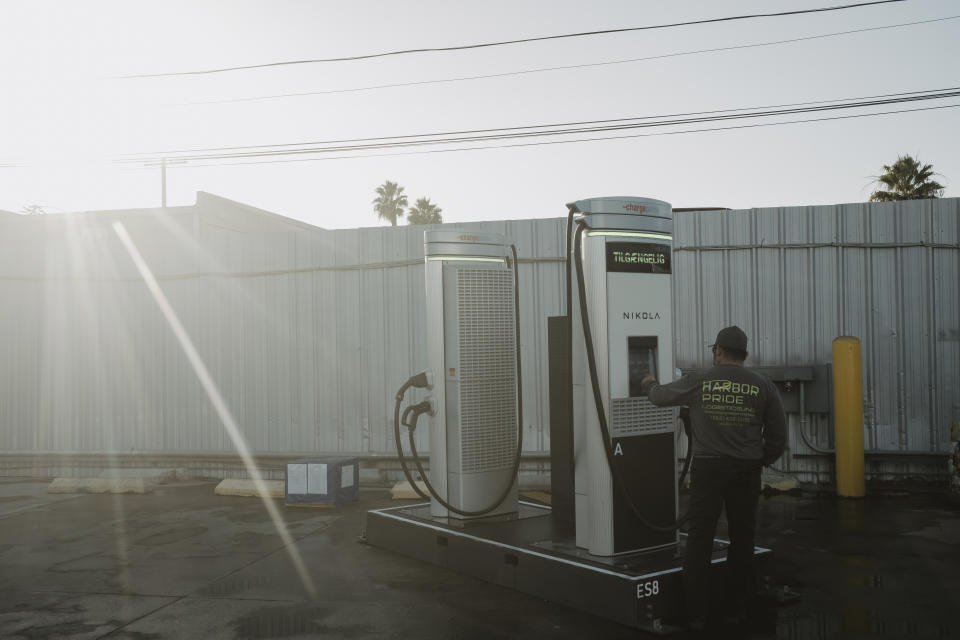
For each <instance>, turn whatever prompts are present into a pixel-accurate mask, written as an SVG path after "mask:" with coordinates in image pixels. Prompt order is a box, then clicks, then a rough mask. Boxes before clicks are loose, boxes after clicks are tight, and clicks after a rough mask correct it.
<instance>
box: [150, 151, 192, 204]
mask: <svg viewBox="0 0 960 640" xmlns="http://www.w3.org/2000/svg"><path fill="white" fill-rule="evenodd" d="M186 163H187V161H186V160H167V159H166V158H160V162H146V163H144V165H143V166H145V167H157V166H159V167H160V206H161V207H163V208H164V209H166V208H167V165H168V164H186Z"/></svg>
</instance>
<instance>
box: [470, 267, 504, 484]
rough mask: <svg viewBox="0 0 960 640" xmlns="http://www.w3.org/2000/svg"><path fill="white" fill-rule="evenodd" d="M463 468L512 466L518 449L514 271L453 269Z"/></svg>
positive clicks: (475, 469)
mask: <svg viewBox="0 0 960 640" xmlns="http://www.w3.org/2000/svg"><path fill="white" fill-rule="evenodd" d="M457 308H458V321H459V325H460V335H459V339H460V371H459V374H460V429H461V434H460V438H461V451H462V470H463V472H465V473H469V472H479V471H490V470H494V469H503V468H507V467H510V466H512V464H513V459H514V455H515V453H516V446H517V398H516V391H517V355H516V353H517V352H516V349H517V346H516V335H515V321H514V317H515V310H514V299H513V272H512V271H510V270H507V269H458V270H457Z"/></svg>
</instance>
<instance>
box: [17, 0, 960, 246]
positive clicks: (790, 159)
mask: <svg viewBox="0 0 960 640" xmlns="http://www.w3.org/2000/svg"><path fill="white" fill-rule="evenodd" d="M858 1H862V0H752V1H751V0H736V1H734V0H731V1H726V2H707V1H694V0H690V1H685V2H663V1H662V0H657V1H648V0H592V1H590V2H585V1H584V2H572V1H567V0H563V1H559V0H487V1H486V2H450V1H449V0H436V1H426V0H423V1H419V2H418V1H411V2H395V1H392V0H383V1H380V2H372V1H362V0H351V1H349V2H343V1H342V0H340V1H337V2H325V1H320V0H315V1H306V0H262V1H254V0H231V1H230V2H224V1H223V0H163V1H162V2H160V1H154V0H150V1H146V0H145V1H139V2H134V1H129V0H118V1H107V0H101V1H94V0H85V1H84V2H69V1H67V0H64V1H62V2H48V1H38V0H0V8H2V12H3V35H2V38H0V59H2V60H4V64H3V65H2V66H0V87H3V89H4V97H3V99H2V101H0V118H2V122H3V126H2V128H0V209H5V210H8V211H15V212H19V211H21V210H22V209H23V208H24V207H26V206H29V205H40V206H42V207H44V208H45V209H46V210H47V211H50V212H61V211H84V210H100V209H123V208H140V207H154V206H159V205H160V198H161V192H160V170H159V168H157V167H145V166H143V164H142V162H137V163H134V164H130V165H122V164H118V163H117V162H116V159H117V158H119V157H120V156H122V155H123V154H138V153H143V154H145V156H150V157H154V158H156V157H160V156H161V155H163V154H162V153H161V152H170V151H178V150H179V151H182V150H195V149H205V148H214V147H243V146H249V145H276V144H289V143H302V142H316V141H330V140H344V139H354V138H371V137H382V136H404V135H411V134H423V133H440V132H450V131H464V130H475V129H491V128H504V127H516V126H524V125H541V124H553V123H566V122H582V121H588V120H608V119H616V118H635V117H642V116H660V115H669V114H678V113H689V112H703V111H713V110H721V109H733V108H746V107H762V106H769V105H783V104H790V103H798V102H811V101H821V100H835V99H843V98H861V97H864V96H876V95H880V94H891V93H901V92H914V91H924V90H931V89H944V88H950V87H957V86H960V77H953V74H954V73H956V71H955V69H956V66H957V61H958V60H960V3H957V2H956V1H955V0H908V1H906V2H900V3H894V4H881V5H875V6H869V7H864V8H857V9H848V10H843V11H833V12H824V13H814V14H807V15H798V16H789V17H778V18H759V19H752V20H741V21H734V22H722V23H715V24H704V25H697V26H685V27H678V28H671V29H660V30H647V31H634V32H627V33H619V34H610V35H597V36H590V37H581V38H568V39H559V40H551V41H542V42H532V43H524V44H515V45H508V46H500V47H492V48H484V49H474V50H464V51H452V52H436V53H417V54H411V55H403V56H392V57H383V58H374V59H368V60H359V61H350V62H330V63H315V64H301V65H292V66H281V67H270V68H262V69H253V70H244V71H232V72H224V73H214V74H203V75H186V76H183V75H181V76H170V77H153V78H132V79H131V78H127V79H124V78H120V77H119V76H124V75H137V74H153V73H167V72H183V71H198V70H207V69H215V68H222V67H230V66H240V65H257V64H264V63H270V62H283V61H291V60H303V59H316V58H330V57H343V56H354V55H363V54H372V53H381V52H387V51H395V50H402V49H413V48H423V47H448V46H455V45H464V44H474V43H480V42H492V41H502V40H510V39H519V38H530V37H537V36H550V35H557V34H565V33H574V32H582V31H594V30H603V29H618V28H624V27H638V26H645V25H656V24H663V23H673V22H682V21H691V20H703V19H709V18H719V17H726V16H737V15H744V14H749V13H771V12H780V11H790V10H797V9H812V8H818V7H828V6H836V5H841V4H849V3H854V2H858ZM951 16H952V17H953V19H948V20H940V21H937V22H930V23H927V24H915V25H911V26H900V27H896V28H891V29H881V30H874V31H867V32H861V33H853V34H846V35H836V36H831V37H825V38H818V39H813V40H803V41H799V42H792V43H785V44H771V45H769V46H761V47H750V48H741V49H737V50H726V51H715V52H709V53H699V54H691V55H682V56H672V57H665V58H657V59H648V60H640V61H635V62H624V63H621V64H608V65H602V66H586V67H580V68H576V69H566V70H553V71H539V72H535V73H525V74H516V72H520V71H529V70H536V69H544V68H547V67H558V66H570V65H585V64H595V63H602V62H612V61H623V60H631V59H637V58H650V57H652V56H663V55H665V54H677V53H683V52H691V51H698V50H704V49H715V48H727V47H737V46H743V45H751V44H759V43H769V42H772V41H779V40H788V39H795V38H807V37H810V36H819V35H824V34H832V33H837V32H841V31H851V30H859V29H866V28H875V27H884V26H888V25H896V24H903V23H912V22H919V21H927V20H936V19H943V18H949V17H951ZM505 73H509V74H512V75H506V76H500V77H493V78H485V79H474V80H464V81H457V82H444V83H436V82H433V83H429V82H428V83H422V82H424V81H432V80H442V79H451V78H463V77H467V76H479V75H491V74H505ZM414 82H420V83H422V84H414V85H408V86H402V87H392V88H380V89H366V90H361V91H356V90H355V89H362V88H366V87H371V86H378V85H384V84H397V83H414ZM351 89H354V91H347V90H351ZM331 91H335V93H330V92H331ZM318 92H327V93H318ZM303 93H313V94H314V95H299V96H292V97H275V98H269V99H258V100H239V99H244V98H246V99H249V98H264V97H265V96H277V95H279V94H303ZM198 103H202V104H198ZM946 105H960V98H946V99H938V100H929V101H924V102H911V103H906V104H894V105H885V106H882V107H871V108H869V109H857V110H844V111H831V112H824V113H819V114H804V115H781V116H776V117H774V118H766V119H763V120H759V119H757V120H741V121H735V122H727V123H723V122H721V123H703V124H695V125H684V126H679V127H678V126H674V127H668V128H660V129H632V130H626V131H619V132H606V133H602V134H592V137H598V136H611V135H613V136H625V135H634V136H635V135H637V134H651V133H666V132H672V131H684V130H690V129H700V128H710V127H719V126H739V125H744V124H758V123H761V122H786V121H791V120H800V119H808V118H822V117H836V116H848V115H853V114H863V113H871V112H877V111H891V110H901V109H918V108H924V109H926V108H930V107H942V106H946ZM958 130H960V107H958V108H945V109H937V110H927V111H920V112H913V113H901V114H894V115H882V116H876V117H865V118H855V119H843V120H832V121H827V122H816V123H805V124H792V125H784V126H776V127H759V128H748V129H739V130H728V131H713V132H703V133H688V134H683V135H655V136H647V137H625V138H619V139H613V140H603V141H592V142H577V143H569V144H551V145H540V146H521V147H513V148H499V149H474V150H466V151H464V150H460V151H447V150H449V149H463V148H466V147H476V146H499V145H504V144H516V143H529V142H544V141H555V140H574V139H577V138H584V137H591V136H584V135H579V136H573V137H570V136H568V137H564V138H548V139H536V140H531V139H523V140H514V141H503V140H501V141H496V142H487V143H483V145H478V144H472V145H471V144H455V145H446V146H436V147H429V148H428V149H429V150H432V151H445V152H442V153H422V151H424V150H426V149H425V148H424V147H419V148H404V149H399V150H393V151H385V150H373V151H363V152H352V153H343V152H338V153H334V154H327V156H326V157H324V159H316V158H318V157H319V156H294V157H290V156H287V157H260V158H255V159H254V160H257V161H258V163H256V164H233V163H237V162H250V159H247V160H236V159H228V160H222V159H221V160H207V161H190V162H188V163H186V164H178V165H171V166H170V167H169V169H168V175H167V199H168V204H169V205H171V206H174V205H187V204H192V203H193V202H194V201H195V198H196V192H197V191H208V192H211V193H214V194H217V195H220V196H223V197H227V198H231V199H233V200H238V201H240V202H243V203H246V204H250V205H253V206H256V207H261V208H263V209H267V210H269V211H273V212H275V213H278V214H281V215H285V216H288V217H291V218H296V219H299V220H303V221H305V222H308V223H311V224H315V225H319V226H322V227H326V228H349V227H365V226H377V225H381V224H384V223H383V222H382V221H379V220H378V219H377V217H376V215H375V213H374V212H373V209H372V206H371V200H372V199H373V198H374V197H375V193H374V190H375V188H376V187H377V186H378V185H379V184H381V183H383V181H384V180H393V181H396V182H399V183H400V185H402V186H403V187H404V188H405V192H406V194H407V195H408V196H409V197H410V201H411V204H412V203H413V201H414V200H415V199H416V198H418V197H422V196H428V197H430V198H431V200H432V201H433V202H435V203H437V204H438V205H439V206H440V207H441V208H442V209H443V217H444V220H445V221H447V222H457V221H470V220H494V219H515V218H539V217H559V216H562V215H564V214H565V212H566V209H565V207H564V204H565V203H566V202H569V201H572V200H578V199H581V198H588V197H598V196H611V195H630V196H642V197H652V198H658V199H662V200H666V201H668V202H670V203H672V204H673V205H674V206H675V207H707V206H724V207H732V208H747V207H766V206H796V205H808V204H833V203H842V202H857V201H865V200H866V199H867V198H868V197H869V194H870V192H871V190H872V189H871V177H872V176H875V175H877V174H879V173H880V172H881V171H882V165H883V164H892V163H893V162H894V161H895V160H896V158H897V155H898V154H906V153H909V154H913V155H914V156H916V157H919V159H920V160H922V161H923V162H929V163H932V164H933V165H934V168H935V169H936V171H937V172H938V173H940V174H941V176H940V177H939V178H938V180H939V181H940V182H941V183H942V184H945V185H947V189H946V193H945V195H946V196H957V195H960V193H958V192H957V187H956V186H955V185H957V184H958V181H960V150H958V149H960V147H958V144H957V142H958V137H957V131H958ZM411 152H416V153H411ZM384 154H391V155H384ZM398 154H399V155H398ZM170 155H175V154H170ZM351 155H352V156H354V157H349V156H351ZM345 156H347V157H346V158H345ZM356 156H362V157H356ZM303 158H311V159H309V160H307V161H296V162H290V161H289V160H291V159H301V160H302V159H303ZM278 160H283V162H277V161H278Z"/></svg>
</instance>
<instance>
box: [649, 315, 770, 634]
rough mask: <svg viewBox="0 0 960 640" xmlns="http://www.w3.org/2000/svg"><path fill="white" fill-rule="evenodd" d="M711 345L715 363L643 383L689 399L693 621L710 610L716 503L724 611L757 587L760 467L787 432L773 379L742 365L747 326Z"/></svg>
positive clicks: (740, 606)
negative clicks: (722, 527) (723, 540)
mask: <svg viewBox="0 0 960 640" xmlns="http://www.w3.org/2000/svg"><path fill="white" fill-rule="evenodd" d="M711 348H712V349H713V368H711V369H709V370H707V371H705V372H702V373H696V374H690V375H686V376H683V377H682V378H680V379H679V380H676V381H674V382H671V383H669V384H664V385H659V384H657V383H656V380H655V379H654V378H653V376H650V375H647V376H645V377H644V379H643V381H642V383H641V386H642V389H643V391H644V392H645V393H646V394H647V397H648V398H649V399H650V402H652V403H653V404H655V405H657V406H676V405H687V406H689V407H690V418H691V432H692V435H693V443H692V446H693V464H692V467H691V471H690V483H691V495H690V507H689V511H688V522H689V528H688V531H687V548H686V553H685V555H684V559H683V586H684V592H685V597H686V607H687V612H686V613H687V620H688V623H689V625H690V626H691V627H692V628H702V627H703V626H704V623H705V621H706V617H707V613H708V611H707V610H708V605H709V575H710V560H711V554H712V551H713V536H714V534H715V533H716V529H717V519H718V518H719V517H720V510H721V508H725V509H726V513H727V524H728V526H729V537H730V547H729V549H728V550H727V580H728V589H727V590H726V594H727V595H728V596H730V598H731V602H730V605H731V607H732V609H731V610H730V612H729V613H730V614H731V617H732V618H734V619H742V617H743V615H744V614H745V607H746V605H747V604H748V600H749V599H750V598H751V597H752V596H753V595H754V593H755V591H756V583H755V579H754V576H753V538H754V529H755V526H756V514H757V501H758V500H759V497H760V470H761V468H762V467H763V466H765V465H770V464H773V462H775V461H776V460H777V458H779V457H780V455H781V454H782V453H783V446H784V441H785V439H786V432H787V429H786V415H785V414H784V412H783V405H782V404H781V402H780V394H779V393H778V392H777V388H776V386H774V384H773V382H771V381H770V380H769V379H768V378H766V377H764V376H761V375H759V374H757V373H754V372H753V371H750V370H749V369H746V368H745V367H744V366H743V363H744V361H745V360H746V359H747V334H745V333H744V332H743V330H742V329H740V327H736V326H734V327H727V328H725V329H722V330H721V331H720V333H718V334H717V339H716V342H715V343H714V344H713V345H711Z"/></svg>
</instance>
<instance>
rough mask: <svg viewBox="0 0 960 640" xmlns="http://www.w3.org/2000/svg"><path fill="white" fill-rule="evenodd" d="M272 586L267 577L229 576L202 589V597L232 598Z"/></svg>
mask: <svg viewBox="0 0 960 640" xmlns="http://www.w3.org/2000/svg"><path fill="white" fill-rule="evenodd" d="M269 585H270V579H269V578H267V577H265V576H250V575H236V576H227V577H226V578H223V579H222V580H217V581H216V582H214V583H213V584H211V585H207V586H206V587H204V588H202V589H200V591H199V593H200V595H204V596H210V597H217V596H232V595H236V594H238V593H244V592H245V591H250V590H251V589H257V588H260V587H266V586H269Z"/></svg>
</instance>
